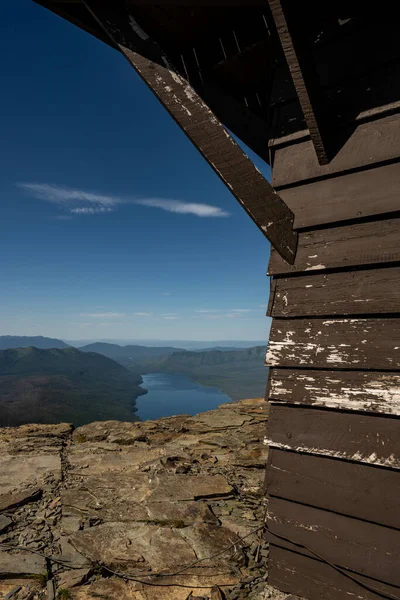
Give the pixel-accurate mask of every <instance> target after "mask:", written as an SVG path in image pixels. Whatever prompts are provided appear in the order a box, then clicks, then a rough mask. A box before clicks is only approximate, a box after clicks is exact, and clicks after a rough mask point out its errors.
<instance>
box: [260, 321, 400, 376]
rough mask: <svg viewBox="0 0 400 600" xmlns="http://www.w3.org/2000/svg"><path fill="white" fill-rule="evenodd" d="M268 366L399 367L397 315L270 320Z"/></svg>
mask: <svg viewBox="0 0 400 600" xmlns="http://www.w3.org/2000/svg"><path fill="white" fill-rule="evenodd" d="M265 360H266V363H265V364H266V365H267V366H268V367H291V368H294V369H296V368H304V369H329V370H332V369H340V370H341V369H352V370H355V371H359V370H360V369H371V370H386V371H396V370H397V369H400V318H397V319H396V318H395V319H388V318H380V319H379V318H371V319H343V318H339V319H332V318H328V319H326V318H325V319H324V318H322V319H273V320H272V327H271V333H270V335H269V342H268V349H267V353H266V359H265Z"/></svg>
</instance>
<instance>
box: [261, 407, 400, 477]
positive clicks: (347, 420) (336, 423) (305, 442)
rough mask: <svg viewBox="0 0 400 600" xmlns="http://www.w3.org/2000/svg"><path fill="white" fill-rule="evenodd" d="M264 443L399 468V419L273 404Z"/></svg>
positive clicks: (291, 449) (306, 452)
mask: <svg viewBox="0 0 400 600" xmlns="http://www.w3.org/2000/svg"><path fill="white" fill-rule="evenodd" d="M265 443H266V444H268V446H270V447H272V448H279V449H280V450H290V451H292V452H300V453H303V454H312V455H318V456H324V457H327V458H339V459H341V460H349V461H352V462H356V463H363V464H367V465H380V466H382V467H389V468H392V469H400V439H399V421H398V419H397V418H391V417H386V416H381V415H379V416H378V415H371V414H366V413H365V414H364V413H357V412H349V413H346V414H345V415H344V414H343V412H341V411H339V410H320V409H317V408H305V407H303V406H295V407H293V406H288V405H286V404H272V406H271V409H270V413H269V418H268V424H267V435H266V438H265ZM399 483H400V477H399Z"/></svg>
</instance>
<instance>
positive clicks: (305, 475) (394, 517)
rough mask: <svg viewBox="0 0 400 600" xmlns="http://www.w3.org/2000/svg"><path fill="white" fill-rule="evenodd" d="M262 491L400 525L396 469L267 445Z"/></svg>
mask: <svg viewBox="0 0 400 600" xmlns="http://www.w3.org/2000/svg"><path fill="white" fill-rule="evenodd" d="M265 487H266V492H267V494H268V495H269V496H270V497H272V496H277V497H280V498H285V499H287V500H292V501H295V502H300V503H302V504H307V505H310V506H315V507H317V508H321V509H324V510H328V511H333V512H336V513H340V514H343V515H348V516H349V517H357V518H359V519H364V520H366V521H371V522H372V523H378V524H381V525H386V526H388V527H394V528H397V529H400V511H399V510H398V502H399V500H398V497H399V495H398V490H399V487H400V473H399V471H397V470H392V469H383V468H381V467H376V466H370V465H367V464H361V463H351V462H347V461H344V460H336V459H333V458H327V457H322V456H310V455H307V454H298V453H294V452H288V451H285V450H279V449H276V448H270V450H269V455H268V466H267V472H266V479H265Z"/></svg>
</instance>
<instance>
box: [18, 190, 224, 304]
mask: <svg viewBox="0 0 400 600" xmlns="http://www.w3.org/2000/svg"><path fill="white" fill-rule="evenodd" d="M17 186H18V187H19V188H21V189H22V190H24V191H25V192H27V193H29V194H30V195H31V196H33V197H34V198H37V199H38V200H44V201H46V202H50V203H52V204H56V205H57V206H58V208H59V209H62V210H65V211H67V212H68V213H69V214H70V215H75V216H85V215H86V216H87V215H97V214H103V215H104V214H106V213H111V212H113V211H114V210H116V208H117V207H118V206H119V205H122V204H136V205H140V206H147V207H149V208H159V209H161V210H165V211H167V212H170V213H176V214H182V215H194V216H196V217H206V218H215V217H228V216H229V214H230V213H228V212H227V211H225V210H222V209H221V208H219V207H218V206H212V205H211V204H202V203H196V202H182V201H181V200H173V199H169V198H123V197H120V196H116V195H105V194H99V193H97V192H88V191H85V190H79V189H74V188H68V187H65V186H61V185H56V184H50V183H29V182H28V183H18V184H17ZM164 295H169V293H168V292H166V293H165V294H164Z"/></svg>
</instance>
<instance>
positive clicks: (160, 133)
mask: <svg viewBox="0 0 400 600" xmlns="http://www.w3.org/2000/svg"><path fill="white" fill-rule="evenodd" d="M0 48H1V52H0V66H1V73H2V93H1V94H0V127H1V143H0V160H1V169H0V194H1V220H0V253H1V257H2V259H1V261H0V285H1V294H0V334H12V335H50V336H55V337H60V338H64V339H81V338H84V339H101V338H120V339H158V340H160V339H169V340H171V339H177V340H178V339H186V340H189V339H193V340H217V339H218V340H221V339H227V340H228V339H234V340H240V339H242V340H251V339H255V340H263V339H266V338H267V332H268V326H269V323H268V319H266V318H265V306H266V303H267V301H268V294H269V282H268V279H267V277H266V276H265V271H266V268H267V264H268V258H269V244H268V242H267V240H266V239H265V237H264V236H263V235H262V234H261V233H260V232H259V230H258V229H257V227H256V226H255V225H254V224H253V222H252V221H251V220H250V218H249V217H248V216H247V215H246V214H245V212H244V211H243V209H241V207H240V206H239V204H238V203H237V202H236V200H235V199H234V197H233V196H232V195H231V194H230V192H229V191H228V189H227V188H226V187H225V186H224V185H223V184H222V183H221V182H220V180H219V179H218V178H217V176H216V175H215V174H214V173H213V171H212V170H211V168H210V167H208V165H207V164H206V163H205V161H204V160H203V158H202V157H201V156H200V154H199V153H198V152H197V151H196V150H195V148H194V147H193V146H192V145H191V143H190V142H189V141H188V140H187V138H186V137H185V136H184V134H183V133H182V132H181V131H180V129H179V128H178V126H177V125H176V124H175V123H174V122H173V121H172V119H171V118H170V117H169V115H168V114H167V113H166V111H165V110H164V109H163V108H162V106H161V105H160V104H159V103H158V101H157V100H156V99H155V98H154V97H153V95H152V94H151V92H150V91H149V90H148V89H147V87H146V86H145V84H144V83H143V82H142V81H141V80H140V79H139V77H138V76H137V75H136V74H135V72H134V70H133V69H132V68H131V67H130V66H129V64H128V63H127V62H126V61H125V60H124V59H123V57H122V56H121V55H119V54H118V53H117V52H116V51H115V50H113V49H111V48H109V47H108V46H106V45H105V44H103V43H101V42H100V41H98V40H96V39H95V38H93V37H92V36H90V35H89V34H86V33H84V32H83V31H81V30H79V29H78V28H76V27H74V26H73V25H70V24H69V23H67V22H65V21H63V20H62V19H60V18H59V17H57V16H55V15H54V14H52V13H50V12H49V11H47V10H46V9H44V8H42V7H40V6H38V5H36V4H34V3H33V2H31V1H30V0H16V1H15V2H13V3H10V2H7V3H1V6H0ZM253 158H254V157H253ZM256 163H257V166H258V167H259V168H260V169H261V170H262V171H263V172H264V173H265V174H268V173H269V171H268V167H267V166H266V165H265V164H264V163H262V161H261V160H259V159H256Z"/></svg>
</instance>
